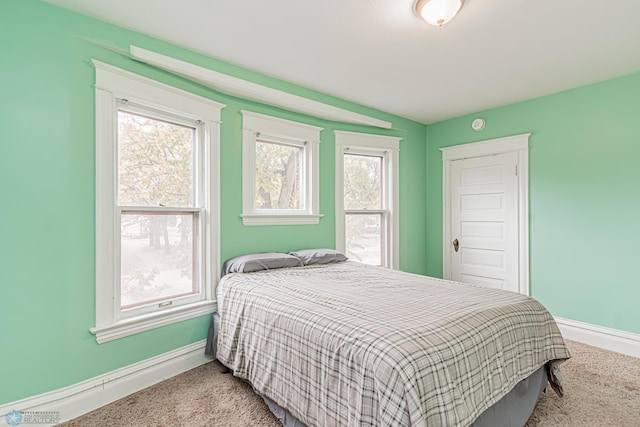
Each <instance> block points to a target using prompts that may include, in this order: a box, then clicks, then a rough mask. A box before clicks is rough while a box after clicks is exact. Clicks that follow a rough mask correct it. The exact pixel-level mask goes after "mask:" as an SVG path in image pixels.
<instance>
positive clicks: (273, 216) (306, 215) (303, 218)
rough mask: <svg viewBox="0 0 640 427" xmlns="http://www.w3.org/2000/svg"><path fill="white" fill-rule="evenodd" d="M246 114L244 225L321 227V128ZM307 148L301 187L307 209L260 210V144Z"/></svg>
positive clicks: (247, 112)
mask: <svg viewBox="0 0 640 427" xmlns="http://www.w3.org/2000/svg"><path fill="white" fill-rule="evenodd" d="M241 113H242V131H243V136H242V214H241V215H240V216H241V217H242V222H243V224H244V225H248V226H252V225H295V224H318V223H319V222H320V218H321V217H322V216H323V215H322V214H320V213H319V202H318V201H319V196H318V188H319V182H318V180H319V145H320V131H322V130H323V128H321V127H317V126H312V125H307V124H304V123H298V122H294V121H291V120H285V119H280V118H276V117H271V116H267V115H264V114H258V113H254V112H251V111H244V110H243V111H241ZM258 140H261V141H264V142H272V143H277V144H284V145H290V146H296V147H303V149H304V150H303V153H304V154H303V156H302V164H301V174H302V175H303V176H302V181H303V184H302V186H301V188H300V197H301V201H302V200H303V204H304V209H258V208H257V207H256V172H255V171H256V142H257V141H258Z"/></svg>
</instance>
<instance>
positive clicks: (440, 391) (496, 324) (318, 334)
mask: <svg viewBox="0 0 640 427" xmlns="http://www.w3.org/2000/svg"><path fill="white" fill-rule="evenodd" d="M218 300H219V307H218V310H219V312H220V316H221V322H220V330H219V336H218V342H217V348H218V353H217V357H218V359H219V360H220V361H221V362H222V363H223V364H224V365H226V366H227V367H229V368H230V369H232V370H233V371H234V374H235V375H236V376H239V377H241V378H244V379H246V380H248V381H249V382H251V384H252V385H253V387H254V388H255V389H256V391H258V392H260V393H262V394H264V395H266V396H268V397H270V398H271V399H273V400H274V401H275V402H276V403H278V404H279V405H281V406H283V407H285V408H287V409H289V411H290V412H291V413H292V414H293V415H294V416H295V417H297V418H298V419H299V420H301V421H302V422H304V423H306V424H307V425H308V426H327V427H329V426H362V425H367V426H466V425H470V424H471V423H472V422H473V421H474V420H475V419H476V417H477V416H478V415H480V414H481V413H482V412H483V411H484V410H485V409H487V408H488V407H489V406H491V405H492V404H494V403H495V402H497V401H498V400H499V399H500V398H501V397H502V396H503V395H504V394H506V393H507V392H508V391H510V390H511V389H512V388H513V387H514V386H515V385H516V384H517V383H518V382H519V381H520V380H522V379H524V378H526V377H527V376H529V375H530V374H531V373H533V372H534V371H535V370H536V369H538V368H539V367H540V366H542V365H543V364H545V363H547V362H550V366H551V368H552V369H551V371H552V374H553V373H554V372H556V370H557V367H556V366H555V365H557V364H558V363H559V362H561V361H562V360H564V359H566V358H569V357H570V355H569V352H568V350H567V348H566V347H565V345H564V341H563V339H562V335H561V334H560V332H559V330H558V328H557V326H556V324H555V321H554V320H553V317H552V316H551V315H550V314H549V313H548V311H547V310H546V309H545V308H544V307H543V306H542V305H541V304H540V303H538V302H537V301H536V300H534V299H532V298H529V297H527V296H524V295H520V294H516V293H513V292H507V291H499V290H492V289H486V288H480V287H475V286H471V285H463V284H460V283H454V282H449V281H445V280H439V279H434V278H430V277H425V276H419V275H414V274H409V273H403V272H398V271H392V270H387V269H383V268H376V267H369V266H364V265H362V264H358V263H354V262H343V263H338V264H331V265H325V266H309V267H303V268H295V269H282V270H270V271H263V272H256V273H249V274H231V275H228V276H225V277H224V278H223V280H221V282H220V287H219V298H218ZM552 378H554V380H556V381H558V380H557V379H556V378H555V377H554V376H553V375H552ZM556 385H558V384H556Z"/></svg>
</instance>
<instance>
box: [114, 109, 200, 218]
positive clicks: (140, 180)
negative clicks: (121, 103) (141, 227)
mask: <svg viewBox="0 0 640 427" xmlns="http://www.w3.org/2000/svg"><path fill="white" fill-rule="evenodd" d="M194 139H195V128H192V127H186V126H182V125H178V124H175V123H169V122H166V121H162V120H158V119H152V118H148V117H144V116H141V115H138V114H133V113H129V112H124V111H118V204H119V205H121V206H179V207H185V206H194V187H193V185H194V178H193V176H194V165H193V163H194V162H193V157H194Z"/></svg>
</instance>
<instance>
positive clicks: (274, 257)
mask: <svg viewBox="0 0 640 427" xmlns="http://www.w3.org/2000/svg"><path fill="white" fill-rule="evenodd" d="M302 265H303V264H302V261H301V260H299V259H298V258H296V257H294V256H293V255H288V254H282V253H279V252H264V253H259V254H248V255H241V256H237V257H235V258H230V259H228V260H226V261H225V262H224V264H223V265H222V275H223V276H224V275H226V274H229V273H251V272H252V271H260V270H273V269H274V268H287V267H302Z"/></svg>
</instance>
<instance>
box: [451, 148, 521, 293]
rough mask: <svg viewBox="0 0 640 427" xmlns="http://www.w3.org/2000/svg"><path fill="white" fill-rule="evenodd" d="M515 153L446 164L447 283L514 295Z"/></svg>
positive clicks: (516, 197) (515, 281) (515, 278)
mask: <svg viewBox="0 0 640 427" xmlns="http://www.w3.org/2000/svg"><path fill="white" fill-rule="evenodd" d="M517 161H518V157H517V154H516V153H505V154H499V155H494V156H484V157H476V158H471V159H463V160H455V161H452V162H451V185H450V188H451V232H452V236H453V239H458V242H459V250H458V251H457V252H456V251H452V252H451V254H452V255H451V273H452V279H453V280H457V281H461V282H465V283H472V284H477V285H480V286H486V287H491V288H500V289H509V290H513V291H516V292H517V291H518V273H519V272H518V194H517V192H518V180H517V176H516V165H517Z"/></svg>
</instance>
